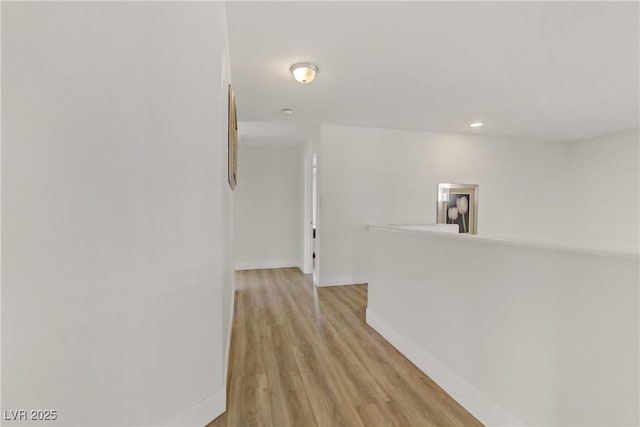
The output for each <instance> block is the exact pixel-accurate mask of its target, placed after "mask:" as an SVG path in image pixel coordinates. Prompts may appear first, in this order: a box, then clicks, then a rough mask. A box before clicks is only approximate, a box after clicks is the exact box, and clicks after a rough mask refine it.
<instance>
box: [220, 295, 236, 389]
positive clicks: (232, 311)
mask: <svg viewBox="0 0 640 427" xmlns="http://www.w3.org/2000/svg"><path fill="white" fill-rule="evenodd" d="M235 310H236V290H235V286H234V287H233V289H231V309H230V310H229V328H228V329H229V330H228V331H227V351H226V353H225V358H224V374H223V375H224V386H225V389H226V388H227V378H228V376H229V358H230V357H231V333H232V332H233V318H234V314H235Z"/></svg>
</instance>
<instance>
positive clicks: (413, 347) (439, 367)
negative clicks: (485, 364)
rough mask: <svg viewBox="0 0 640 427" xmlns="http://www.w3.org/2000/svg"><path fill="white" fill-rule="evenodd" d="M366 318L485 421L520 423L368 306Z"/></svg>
mask: <svg viewBox="0 0 640 427" xmlns="http://www.w3.org/2000/svg"><path fill="white" fill-rule="evenodd" d="M366 322H367V324H368V325H369V326H371V327H372V328H373V329H375V330H376V331H377V332H378V333H379V334H380V335H382V336H383V337H384V339H386V340H387V341H389V343H390V344H391V345H393V346H394V347H395V348H396V349H397V350H398V351H399V352H400V353H402V354H403V355H404V356H405V357H406V358H407V359H409V360H410V361H411V362H412V363H413V364H414V365H416V366H417V367H418V369H420V370H421V371H422V372H424V373H425V374H426V375H428V376H429V377H430V378H431V379H432V380H433V381H435V382H436V383H437V384H438V385H439V386H440V387H442V389H443V390H444V391H446V392H447V393H448V394H449V395H450V396H451V397H453V398H454V399H455V400H456V401H457V402H458V403H460V405H462V406H463V407H464V408H465V409H466V410H467V411H469V412H470V413H471V414H473V416H474V417H476V418H477V419H478V420H480V422H482V423H483V424H484V425H486V426H519V425H523V423H522V422H521V421H518V420H517V419H516V418H515V417H513V416H512V415H511V414H509V413H508V412H507V411H506V410H504V409H503V408H502V407H501V406H499V405H498V404H496V403H495V402H494V401H493V400H491V399H490V398H489V397H487V396H486V395H485V394H484V393H482V392H480V391H479V390H477V389H476V388H475V387H473V386H472V385H471V384H469V383H467V382H466V381H465V380H464V379H463V378H462V377H460V376H459V375H458V374H457V373H456V372H454V371H452V370H451V369H449V368H448V367H447V366H446V365H445V364H444V363H443V362H441V361H440V360H438V359H437V358H436V357H434V356H433V355H431V354H430V353H429V352H427V351H426V350H425V349H424V348H422V347H420V346H418V345H417V344H416V343H414V342H413V341H411V340H409V339H408V338H405V337H404V336H402V335H401V334H399V333H398V332H396V331H395V330H394V329H393V328H392V327H391V326H389V324H387V323H386V322H385V321H384V320H382V319H381V318H380V317H378V316H377V315H376V314H374V313H373V312H372V311H371V310H369V308H367V313H366Z"/></svg>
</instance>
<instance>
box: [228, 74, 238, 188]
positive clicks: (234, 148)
mask: <svg viewBox="0 0 640 427" xmlns="http://www.w3.org/2000/svg"><path fill="white" fill-rule="evenodd" d="M228 115H229V128H228V133H229V141H228V157H229V165H228V171H229V172H228V174H229V186H230V187H231V189H232V190H234V189H235V188H236V182H237V178H238V119H237V117H236V96H235V95H234V93H233V89H231V85H229V113H228Z"/></svg>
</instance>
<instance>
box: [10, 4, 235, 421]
mask: <svg viewBox="0 0 640 427" xmlns="http://www.w3.org/2000/svg"><path fill="white" fill-rule="evenodd" d="M2 9H3V10H2V114H3V117H2V119H3V120H2V121H3V127H2V209H3V211H2V248H3V253H2V255H3V258H2V316H3V319H2V374H3V376H2V409H3V410H4V409H6V410H9V409H28V408H34V409H35V408H43V409H56V410H57V411H58V420H57V421H56V422H55V423H52V424H58V425H67V426H71V425H78V426H92V425H125V424H126V425H163V424H166V423H168V422H170V421H171V420H173V422H174V423H176V424H181V425H189V424H193V425H200V426H202V425H204V424H205V423H206V422H208V421H210V420H211V419H212V418H214V417H215V416H217V415H218V414H219V413H220V412H221V411H222V410H224V405H225V387H224V382H225V378H224V372H223V364H224V354H225V352H226V348H225V330H226V329H225V328H226V326H228V321H229V320H228V317H225V316H228V315H229V314H230V309H229V307H227V306H226V304H228V303H229V299H230V295H231V292H230V289H231V287H232V280H233V279H232V276H231V272H232V270H233V266H232V265H231V264H230V262H231V260H230V258H231V252H230V246H231V242H232V239H233V237H232V227H231V221H232V215H231V211H230V209H231V203H232V195H231V192H230V190H229V187H228V184H227V181H226V161H227V150H226V140H227V138H226V135H227V131H226V108H227V96H226V83H227V81H228V78H229V76H228V69H229V67H228V65H229V64H228V60H227V58H226V56H227V37H226V27H225V25H226V24H225V19H226V18H225V6H224V4H223V3H215V2H213V3H181V2H160V3H147V2H142V3H126V2H121V3H110V2H102V3H96V2H85V3H82V2H68V3H64V2H62V3H46V2H45V3H3V4H2ZM8 424H10V423H8ZM23 424H24V422H23V423H17V425H23Z"/></svg>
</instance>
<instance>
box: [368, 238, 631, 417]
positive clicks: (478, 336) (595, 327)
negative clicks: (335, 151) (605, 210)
mask: <svg viewBox="0 0 640 427" xmlns="http://www.w3.org/2000/svg"><path fill="white" fill-rule="evenodd" d="M368 237H369V238H370V252H369V253H368V255H369V265H370V278H369V279H370V280H369V302H368V308H367V322H368V323H369V324H371V325H372V326H373V327H374V328H375V329H376V330H377V331H378V332H380V333H381V334H382V335H383V336H384V337H385V338H387V339H388V340H389V341H390V342H391V343H392V344H393V345H394V346H395V347H396V348H398V349H399V350H400V351H401V352H402V353H403V354H404V355H405V356H407V357H408V358H409V359H410V360H412V361H413V362H414V363H415V364H416V365H417V366H418V367H419V368H421V369H422V370H424V372H425V373H427V374H428V375H429V376H430V377H431V378H433V379H434V381H436V382H437V383H438V384H439V385H440V386H441V387H443V388H444V389H445V390H446V391H447V392H449V393H450V394H451V395H452V396H453V397H454V398H455V399H457V400H458V401H459V402H460V403H461V404H462V406H464V407H465V408H466V409H468V410H469V411H470V412H472V413H473V414H474V415H476V417H477V418H478V419H479V420H480V421H482V422H483V423H485V424H486V425H519V424H524V425H531V426H587V425H592V426H605V425H606V426H613V425H626V426H632V425H633V426H636V425H638V422H639V419H638V413H639V412H638V411H639V409H640V408H639V405H638V402H639V399H640V393H639V388H640V384H639V374H640V372H639V370H638V360H639V357H640V356H639V354H638V349H639V347H638V346H639V344H640V343H639V341H638V339H639V336H640V331H639V329H638V328H639V323H638V322H639V320H640V319H639V307H638V304H639V299H638V298H639V297H640V295H639V290H638V289H639V288H638V281H639V280H640V278H639V275H638V274H639V273H638V272H639V270H638V268H639V265H640V264H639V262H638V255H631V254H625V255H619V254H615V253H601V252H595V251H588V250H574V249H563V248H560V247H545V246H542V245H534V244H522V243H515V242H510V241H494V240H490V239H486V238H482V237H478V236H460V235H457V234H449V233H437V232H428V231H422V232H420V231H404V232H399V231H389V230H373V231H372V232H370V236H368Z"/></svg>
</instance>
